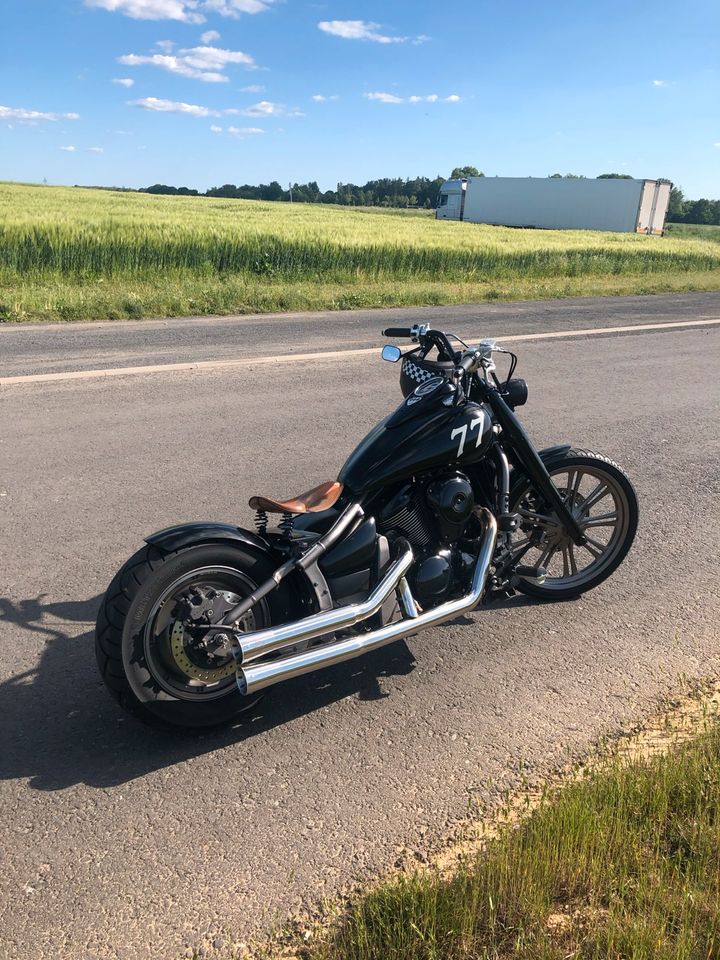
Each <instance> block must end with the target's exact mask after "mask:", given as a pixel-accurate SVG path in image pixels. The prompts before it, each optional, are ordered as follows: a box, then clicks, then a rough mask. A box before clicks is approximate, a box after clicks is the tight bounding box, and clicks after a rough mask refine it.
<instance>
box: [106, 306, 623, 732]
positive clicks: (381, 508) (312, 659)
mask: <svg viewBox="0 0 720 960" xmlns="http://www.w3.org/2000/svg"><path fill="white" fill-rule="evenodd" d="M384 334H385V336H387V337H390V338H393V339H400V338H405V339H407V340H410V341H411V342H412V344H414V346H412V347H411V348H410V349H408V350H407V351H406V352H405V353H402V352H401V350H400V349H399V348H398V347H397V346H390V345H388V346H386V347H385V348H384V349H383V358H384V359H385V360H389V361H392V362H399V363H400V384H401V388H402V392H403V395H404V398H405V399H404V400H403V402H402V403H401V404H400V406H399V407H398V408H397V409H396V410H395V411H394V412H392V413H391V414H390V415H389V416H387V417H386V418H385V419H384V420H382V421H381V422H380V423H379V424H378V425H377V426H376V427H375V428H374V429H373V430H371V432H370V433H369V434H368V435H367V436H366V437H365V439H364V440H362V441H361V443H360V444H359V446H358V447H357V448H356V450H355V451H354V452H353V453H352V454H351V456H350V458H349V459H348V460H347V462H346V463H345V465H344V466H343V468H342V470H341V471H340V474H339V476H338V478H337V479H336V480H330V481H328V482H326V483H321V484H320V485H319V486H316V487H314V488H313V489H312V490H309V491H307V493H303V494H300V495H299V496H297V497H292V498H291V499H289V500H274V499H272V498H270V497H265V496H255V497H252V498H251V499H250V506H251V507H252V508H253V509H254V510H255V511H256V515H255V524H256V527H257V530H256V532H252V531H249V530H244V529H242V528H240V527H238V526H235V525H234V524H228V523H215V522H207V523H188V524H183V525H181V526H177V527H171V528H169V529H166V530H161V531H160V532H159V533H154V534H153V535H152V536H149V537H147V539H146V543H145V546H144V547H143V548H142V549H141V550H140V551H139V552H138V553H136V554H135V555H134V556H133V557H131V559H130V560H128V561H127V563H126V564H125V565H124V566H123V568H122V569H121V570H120V571H119V572H118V574H117V575H116V576H115V578H114V579H113V581H112V583H111V584H110V587H109V588H108V591H107V594H106V596H105V598H104V600H103V603H102V606H101V609H100V612H99V614H98V620H97V628H96V652H97V660H98V664H99V667H100V671H101V673H102V676H103V678H104V680H105V683H106V684H107V686H108V688H109V689H110V691H111V692H112V694H113V695H114V696H115V698H116V699H117V700H118V701H119V702H120V704H122V706H123V707H125V708H127V709H128V710H130V711H131V712H132V713H133V714H135V715H136V716H138V717H139V718H140V719H142V720H145V721H148V722H156V723H161V724H165V725H168V724H169V725H173V724H174V725H179V726H185V727H202V726H210V725H214V724H220V723H225V722H228V721H232V720H233V719H234V718H236V716H237V715H238V714H240V713H242V712H243V711H245V710H248V709H249V708H251V707H252V706H253V705H254V704H255V702H256V701H257V698H258V696H259V695H260V692H261V691H263V690H264V689H265V688H266V687H269V686H271V685H273V684H276V683H279V682H280V681H282V680H287V679H289V678H291V677H297V676H300V675H301V674H305V673H308V672H310V671H313V670H319V669H321V668H323V667H327V666H330V665H332V664H337V663H341V662H343V661H344V660H349V659H351V658H353V657H357V656H359V655H360V654H363V653H365V652H366V651H369V650H375V649H377V648H378V647H381V646H383V645H385V644H389V643H392V642H393V641H396V640H400V639H401V638H404V637H409V636H411V635H412V634H415V633H417V632H418V631H420V630H424V629H426V628H428V627H433V626H436V625H437V624H440V623H443V622H444V621H447V620H451V619H453V618H455V617H458V616H459V615H461V614H465V613H468V612H469V611H471V610H473V609H474V608H475V607H476V606H477V605H478V604H479V603H481V602H485V603H487V602H490V601H492V600H493V599H496V598H504V597H508V596H511V595H512V594H513V593H514V592H516V591H521V592H522V593H525V594H529V595H531V596H533V597H536V598H538V599H542V600H567V599H570V598H573V597H577V596H579V595H580V594H582V593H584V592H585V591H586V590H590V589H591V588H593V587H595V586H597V585H598V584H599V583H602V581H603V580H605V579H607V577H609V576H610V575H611V574H612V573H613V571H614V570H616V569H617V567H618V566H619V564H620V563H621V562H622V560H623V559H624V557H625V556H626V554H627V552H628V550H629V549H630V546H631V544H632V542H633V539H634V537H635V531H636V528H637V522H638V505H637V497H636V495H635V491H634V489H633V486H632V484H631V483H630V481H629V480H628V478H627V477H626V475H625V474H624V472H623V471H622V470H621V469H620V467H619V466H618V465H617V464H616V463H614V462H613V461H612V460H609V459H607V458H606V457H604V456H600V455H598V454H596V453H590V452H588V451H586V450H580V449H576V448H574V447H571V446H570V445H569V444H563V445H560V446H553V447H548V448H546V449H544V450H539V451H537V450H535V448H534V447H533V445H532V443H531V442H530V440H529V438H528V436H527V434H526V432H525V430H524V429H523V427H522V425H521V423H520V421H519V419H518V418H517V416H516V415H515V412H514V411H515V409H516V408H517V407H520V406H522V405H523V404H524V403H525V402H526V400H527V397H528V388H527V385H526V383H525V381H524V380H521V379H519V378H516V377H514V376H513V374H514V372H515V368H516V366H517V357H516V356H515V354H513V353H512V352H510V351H508V350H506V349H503V348H502V347H501V346H499V345H498V344H497V343H496V342H495V341H494V340H483V341H481V343H480V344H479V345H478V346H477V347H468V346H467V345H466V344H464V343H463V342H462V341H460V340H459V339H458V338H457V337H454V336H452V335H446V334H445V333H443V332H441V331H439V330H432V329H430V328H429V327H428V326H425V325H416V326H414V327H412V328H407V329H405V328H400V329H397V328H393V329H389V330H385V331H384ZM451 341H453V342H451ZM500 354H504V355H506V356H507V357H508V358H509V369H508V373H507V376H506V377H504V379H500V378H499V377H498V372H497V366H496V362H495V361H496V358H498V360H499V355H500ZM506 362H508V361H506ZM271 518H273V519H274V520H277V521H278V522H277V523H271Z"/></svg>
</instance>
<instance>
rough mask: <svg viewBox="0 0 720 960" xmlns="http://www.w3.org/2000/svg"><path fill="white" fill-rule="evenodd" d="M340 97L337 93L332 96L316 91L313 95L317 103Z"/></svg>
mask: <svg viewBox="0 0 720 960" xmlns="http://www.w3.org/2000/svg"><path fill="white" fill-rule="evenodd" d="M339 99H340V97H338V96H337V94H333V95H332V96H330V97H326V96H324V95H323V94H322V93H316V94H314V95H313V100H314V101H315V103H327V101H328V100H339Z"/></svg>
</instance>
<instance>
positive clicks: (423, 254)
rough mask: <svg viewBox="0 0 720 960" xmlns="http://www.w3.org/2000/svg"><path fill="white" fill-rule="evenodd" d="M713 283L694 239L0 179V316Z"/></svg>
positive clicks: (80, 315)
mask: <svg viewBox="0 0 720 960" xmlns="http://www.w3.org/2000/svg"><path fill="white" fill-rule="evenodd" d="M717 288H720V249H718V245H717V243H715V242H713V241H712V240H709V239H706V238H704V237H679V238H670V237H666V238H657V237H644V236H635V235H631V234H611V233H607V234H602V233H593V232H589V231H588V232H585V231H539V230H513V229H507V228H502V227H488V226H481V225H476V224H467V223H448V222H438V221H436V220H434V219H433V218H432V217H425V216H417V215H412V214H411V215H408V214H407V213H405V212H403V211H389V210H375V209H367V208H365V209H352V208H346V207H328V206H323V205H306V204H293V205H289V204H279V203H261V202H255V201H242V200H220V199H209V198H204V197H158V196H149V195H145V194H135V193H115V192H109V191H100V190H85V189H79V188H64V187H43V186H25V185H21V184H0V320H4V321H12V320H24V319H31V320H32V319H59V320H74V319H105V318H113V317H120V318H123V317H125V318H139V317H143V316H158V315H164V314H174V315H178V314H197V313H230V312H239V313H242V312H245V313H247V312H254V311H269V310H294V309H311V308H316V307H317V308H337V309H342V308H348V307H353V306H390V305H397V304H427V303H450V302H461V301H472V300H485V299H500V298H502V299H505V298H510V297H515V296H520V297H542V296H567V295H572V294H582V293H625V292H653V291H655V290H658V291H659V290H674V289H683V290H687V289H717Z"/></svg>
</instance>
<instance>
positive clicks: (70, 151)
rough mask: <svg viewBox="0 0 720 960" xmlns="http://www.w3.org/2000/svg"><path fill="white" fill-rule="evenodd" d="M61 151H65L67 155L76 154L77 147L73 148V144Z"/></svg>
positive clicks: (62, 148)
mask: <svg viewBox="0 0 720 960" xmlns="http://www.w3.org/2000/svg"><path fill="white" fill-rule="evenodd" d="M60 149H61V150H64V151H65V153H75V147H73V146H72V145H71V144H70V145H68V146H67V147H60Z"/></svg>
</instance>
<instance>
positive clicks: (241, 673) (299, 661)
mask: <svg viewBox="0 0 720 960" xmlns="http://www.w3.org/2000/svg"><path fill="white" fill-rule="evenodd" d="M483 512H484V515H485V521H486V524H487V528H486V532H485V536H484V537H483V541H482V544H481V546H480V549H479V551H478V558H477V562H476V564H475V571H474V573H473V579H472V586H471V589H470V593H468V594H466V595H465V596H464V597H460V598H458V599H457V600H450V601H449V602H448V603H443V604H442V605H441V606H439V607H435V609H434V610H427V611H425V612H424V613H421V614H420V615H419V616H417V617H415V618H414V619H411V620H398V621H396V622H395V623H390V624H387V625H386V626H384V627H380V629H378V630H373V631H371V632H370V633H365V634H358V635H357V636H354V637H350V638H348V639H347V640H341V641H339V642H338V643H332V644H327V645H326V646H320V647H312V648H310V649H309V650H304V651H302V652H301V653H296V654H294V655H293V656H290V657H284V658H282V659H280V660H271V661H267V662H263V663H257V664H252V663H251V664H249V665H248V666H246V667H242V668H241V669H239V670H238V674H237V683H238V687H239V689H240V691H241V692H242V693H245V694H251V693H255V692H256V691H257V690H262V689H263V688H264V687H269V686H271V685H272V684H274V683H279V682H280V681H281V680H289V679H290V678H291V677H299V676H301V675H302V674H304V673H310V672H312V671H313V670H319V669H321V668H322V667H330V666H333V665H334V664H336V663H342V662H343V661H344V660H351V659H352V658H353V657H358V656H360V655H361V654H363V653H367V652H369V651H370V650H376V649H377V648H378V647H382V646H385V644H388V643H392V642H393V641H394V640H401V639H402V638H403V637H407V636H409V635H410V634H412V633H417V632H418V630H422V629H423V628H425V627H430V626H435V625H436V624H439V623H442V622H443V621H445V620H450V619H452V618H453V617H456V616H458V615H459V614H462V613H467V612H469V611H470V610H473V609H474V608H475V607H476V606H477V605H478V603H479V602H480V600H481V599H482V596H483V593H484V592H485V584H486V582H487V577H488V573H489V570H490V564H491V562H492V558H493V555H494V553H495V543H496V540H497V521H496V520H495V517H494V516H493V515H492V514H491V513H490V512H489V511H488V510H485V511H483Z"/></svg>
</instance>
